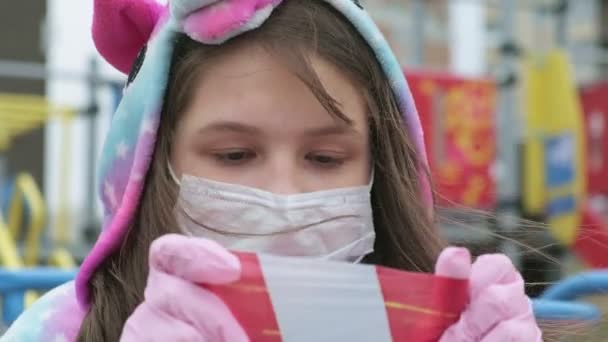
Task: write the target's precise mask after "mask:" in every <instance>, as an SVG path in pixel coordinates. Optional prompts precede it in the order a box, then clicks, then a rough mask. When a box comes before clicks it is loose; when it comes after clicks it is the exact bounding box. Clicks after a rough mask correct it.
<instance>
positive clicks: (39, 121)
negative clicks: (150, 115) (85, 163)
mask: <svg viewBox="0 0 608 342" xmlns="http://www.w3.org/2000/svg"><path fill="white" fill-rule="evenodd" d="M72 116H73V111H72V110H70V109H68V108H63V107H60V106H55V105H52V104H49V103H48V102H46V101H45V100H44V99H43V98H41V97H35V96H27V95H11V94H0V122H2V125H0V158H2V155H3V152H4V151H5V150H6V149H7V148H8V147H9V146H10V143H11V141H12V139H13V138H14V137H16V136H19V135H20V134H25V133H27V132H29V131H30V130H33V129H36V128H38V127H40V126H41V125H43V124H45V123H46V122H47V121H48V120H52V119H61V120H62V121H64V122H66V121H67V120H69V119H71V117H72ZM65 136H69V134H66V135H65ZM68 143H69V142H68ZM64 145H67V143H66V144H64ZM64 147H65V146H64ZM64 154H67V147H65V148H64ZM66 158H67V157H66ZM0 177H1V178H2V179H1V180H2V183H1V184H2V185H3V186H4V188H3V189H0V190H2V191H1V193H2V195H3V196H2V198H1V201H0V208H1V209H2V210H0V267H2V268H3V269H4V272H5V273H6V272H22V271H23V272H24V270H25V267H29V268H31V267H35V266H37V265H40V264H43V263H45V262H46V261H43V260H42V258H41V251H42V248H41V247H42V245H43V240H44V228H45V224H46V206H45V202H44V199H43V196H42V194H41V192H40V190H39V188H38V186H37V184H36V182H35V180H34V179H33V177H32V176H31V175H29V174H27V173H21V174H18V175H17V176H16V177H15V178H14V180H12V181H11V182H7V178H6V177H5V175H0ZM63 182H64V184H63V187H64V189H65V188H66V187H67V181H65V180H64V181H63ZM63 204H64V205H65V206H67V203H65V202H63ZM60 223H62V224H61V225H58V227H59V229H58V231H59V234H58V236H59V238H56V239H55V240H56V241H57V242H65V241H66V239H64V238H63V237H64V236H66V235H67V234H66V233H65V230H66V229H67V222H66V221H65V220H64V221H62V222H60ZM21 252H22V253H21ZM47 259H48V262H49V263H50V264H51V265H54V266H55V268H49V269H48V271H49V272H51V271H54V270H56V268H63V269H73V268H75V266H76V265H75V261H74V259H73V258H72V256H71V255H70V253H69V252H68V251H67V250H66V249H65V244H62V245H61V246H59V247H57V248H55V249H54V250H52V251H51V252H50V253H49V256H48V258H47ZM0 284H2V286H9V285H8V284H5V283H3V282H0ZM3 289H4V292H5V293H3V298H2V305H3V312H4V315H3V319H4V321H5V322H11V320H12V319H14V318H15V317H16V316H15V314H18V312H20V311H21V310H22V308H23V307H27V306H29V305H30V304H31V303H33V302H34V301H35V300H36V299H37V297H38V293H37V292H35V291H33V290H37V289H46V287H45V286H39V287H37V286H29V287H27V288H24V289H23V290H20V291H17V290H15V289H14V288H13V289H9V288H7V287H5V288H3Z"/></svg>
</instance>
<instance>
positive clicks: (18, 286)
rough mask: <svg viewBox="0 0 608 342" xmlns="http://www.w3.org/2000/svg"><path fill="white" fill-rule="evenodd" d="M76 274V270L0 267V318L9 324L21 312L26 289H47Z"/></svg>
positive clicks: (70, 278)
mask: <svg viewBox="0 0 608 342" xmlns="http://www.w3.org/2000/svg"><path fill="white" fill-rule="evenodd" d="M75 276H76V270H72V271H64V270H58V269H56V268H49V267H40V268H26V269H20V270H6V269H1V268H0V296H2V319H3V321H4V324H5V325H7V326H10V325H11V324H12V323H13V322H14V321H15V320H16V319H17V317H18V316H19V315H20V314H21V312H23V309H24V305H25V292H26V291H27V290H39V291H47V290H50V289H52V288H55V287H57V286H59V285H61V284H64V283H66V282H68V281H70V280H72V279H74V277H75Z"/></svg>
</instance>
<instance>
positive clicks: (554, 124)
mask: <svg viewBox="0 0 608 342" xmlns="http://www.w3.org/2000/svg"><path fill="white" fill-rule="evenodd" d="M524 75H525V77H524V96H525V100H524V106H525V107H524V113H525V114H524V122H525V128H526V130H525V137H524V146H525V147H524V155H523V164H524V174H523V184H522V186H523V189H522V191H523V199H522V200H523V205H524V210H525V211H526V212H528V213H530V214H537V215H542V216H544V217H546V219H547V223H548V224H549V226H550V228H551V230H552V233H553V235H554V237H555V238H557V239H558V241H560V242H562V243H563V244H565V245H566V246H572V244H573V243H574V242H575V240H576V238H577V235H578V230H579V227H580V223H581V218H582V209H583V207H584V205H585V203H584V202H585V199H586V193H585V192H586V184H585V146H584V144H585V139H584V123H583V112H582V107H581V104H580V100H579V96H578V92H577V90H576V86H575V82H574V79H573V77H572V73H571V70H570V65H569V63H568V59H567V57H566V54H565V52H563V51H559V50H555V51H552V52H550V53H548V54H547V55H544V56H542V57H531V58H529V59H528V60H527V61H526V64H525V71H524Z"/></svg>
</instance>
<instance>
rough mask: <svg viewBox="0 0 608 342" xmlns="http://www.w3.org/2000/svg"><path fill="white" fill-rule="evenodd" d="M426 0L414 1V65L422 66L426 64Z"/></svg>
mask: <svg viewBox="0 0 608 342" xmlns="http://www.w3.org/2000/svg"><path fill="white" fill-rule="evenodd" d="M424 2H425V0H413V1H412V30H411V31H412V39H411V42H412V53H411V59H412V65H413V66H415V67H420V66H422V65H424V59H425V53H424V52H425V51H424V50H425V47H424V40H425V39H424V38H425V30H424V19H425V17H426V8H425V3H424Z"/></svg>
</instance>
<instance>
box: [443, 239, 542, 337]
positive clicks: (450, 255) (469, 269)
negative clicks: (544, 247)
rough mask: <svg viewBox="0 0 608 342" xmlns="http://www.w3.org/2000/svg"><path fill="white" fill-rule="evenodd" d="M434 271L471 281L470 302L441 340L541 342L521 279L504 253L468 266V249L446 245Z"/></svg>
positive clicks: (469, 262) (483, 257)
mask: <svg viewBox="0 0 608 342" xmlns="http://www.w3.org/2000/svg"><path fill="white" fill-rule="evenodd" d="M435 273H436V274H437V275H441V276H448V277H454V278H460V279H466V278H469V282H470V283H469V296H470V303H469V305H468V307H467V309H466V310H465V312H464V313H463V314H462V316H461V317H460V320H459V321H458V322H457V323H456V324H454V325H453V326H451V327H450V328H448V330H446V332H445V333H444V334H443V336H442V337H441V339H440V342H507V341H508V342H519V341H521V342H538V341H542V334H541V331H540V329H539V328H538V325H537V324H536V319H535V317H534V313H533V311H532V304H531V302H530V299H529V298H528V296H526V294H525V292H524V281H523V278H522V277H521V275H520V274H519V272H518V271H517V269H516V268H515V266H513V263H512V262H511V260H510V259H509V258H507V257H506V256H504V255H500V254H489V255H483V256H480V257H479V258H477V260H476V261H475V263H474V264H473V265H471V255H470V254H469V251H468V250H467V249H464V248H447V249H446V250H444V251H443V253H441V255H440V256H439V260H438V261H437V266H436V269H435Z"/></svg>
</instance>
